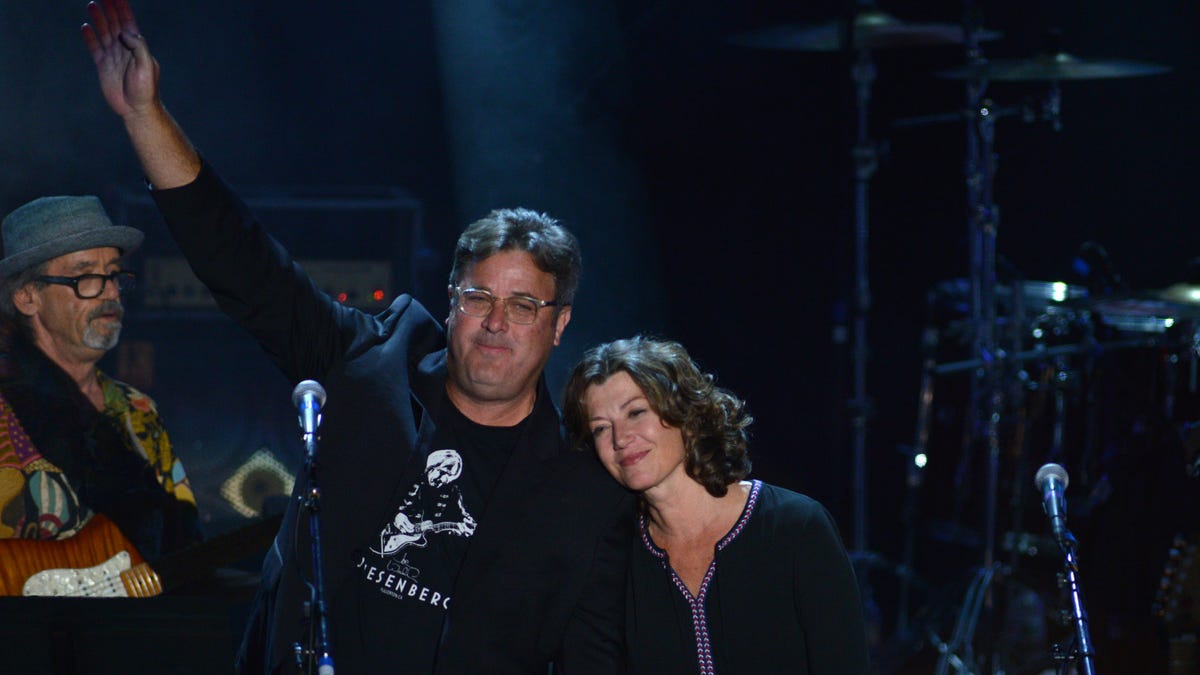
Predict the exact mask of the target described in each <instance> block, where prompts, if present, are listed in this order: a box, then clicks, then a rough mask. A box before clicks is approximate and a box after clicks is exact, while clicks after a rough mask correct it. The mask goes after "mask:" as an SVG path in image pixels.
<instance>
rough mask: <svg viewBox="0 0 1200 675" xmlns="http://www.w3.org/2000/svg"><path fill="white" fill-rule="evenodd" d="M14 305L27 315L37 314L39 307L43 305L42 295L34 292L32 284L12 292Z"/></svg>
mask: <svg viewBox="0 0 1200 675" xmlns="http://www.w3.org/2000/svg"><path fill="white" fill-rule="evenodd" d="M12 301H13V306H14V307H16V308H17V311H18V312H20V313H21V314H24V315H25V316H33V315H34V314H37V311H38V308H39V307H40V306H41V304H42V302H41V296H40V295H38V294H37V293H34V292H33V288H32V287H31V285H30V284H25V285H24V286H22V287H20V288H18V289H17V290H15V291H13V294H12Z"/></svg>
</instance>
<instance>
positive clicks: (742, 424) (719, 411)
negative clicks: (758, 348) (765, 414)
mask: <svg viewBox="0 0 1200 675" xmlns="http://www.w3.org/2000/svg"><path fill="white" fill-rule="evenodd" d="M619 372H625V373H628V374H629V376H630V377H631V378H632V379H633V381H634V382H635V383H637V385H638V387H639V388H641V390H642V393H643V394H644V395H645V396H646V400H648V401H649V402H650V407H651V408H653V409H654V412H655V413H656V414H658V416H659V417H660V418H661V419H662V421H663V422H665V423H666V424H668V425H670V426H672V427H676V428H678V429H680V430H681V431H682V432H683V443H684V448H685V451H686V460H685V464H684V466H685V468H686V470H687V473H688V475H689V476H691V477H692V479H694V480H695V481H696V482H698V483H700V484H701V485H703V486H704V488H705V489H706V490H708V492H709V494H711V495H713V496H714V497H723V496H725V493H726V492H727V491H728V488H729V486H730V485H732V484H733V483H736V482H738V481H740V480H742V479H743V478H745V477H746V476H748V475H750V458H749V457H748V456H747V452H746V446H747V445H748V443H749V432H748V431H747V429H748V427H749V426H750V424H751V423H752V422H753V421H754V418H753V417H751V416H750V414H749V412H748V410H747V409H746V403H745V401H743V400H741V399H740V398H738V397H737V396H735V395H734V394H733V393H732V392H730V391H728V390H726V389H724V388H722V387H718V386H717V385H716V384H715V383H714V378H713V376H712V375H710V374H708V373H705V372H703V371H701V370H700V368H699V366H697V365H696V362H695V361H693V360H692V358H691V357H690V356H688V353H687V350H685V349H684V348H683V345H681V344H679V343H678V342H672V341H670V340H658V339H653V338H649V337H645V336H640V335H639V336H637V337H633V338H629V339H625V340H615V341H613V342H608V343H605V344H601V345H598V346H596V347H593V348H591V349H589V350H587V352H585V353H584V355H583V358H582V359H581V360H580V361H579V363H578V364H576V366H575V368H574V370H573V371H572V372H571V377H570V379H569V380H568V381H567V385H566V387H565V389H564V394H563V401H564V403H563V422H564V423H565V425H566V428H567V437H568V439H569V442H570V443H571V446H572V447H573V448H575V449H576V450H587V451H594V450H595V448H594V446H593V443H592V434H591V430H590V428H589V425H588V412H587V410H586V407H585V405H584V395H585V394H586V393H587V389H588V387H591V386H592V385H599V384H603V383H604V382H605V381H607V380H608V378H609V377H611V376H613V375H615V374H617V373H619Z"/></svg>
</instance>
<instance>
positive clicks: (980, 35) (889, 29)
mask: <svg viewBox="0 0 1200 675" xmlns="http://www.w3.org/2000/svg"><path fill="white" fill-rule="evenodd" d="M965 35H966V32H965V31H964V30H963V28H962V26H958V25H955V24H948V23H908V22H904V21H901V20H899V19H897V18H896V17H894V16H892V15H891V14H888V13H886V12H881V11H879V10H875V9H872V10H867V11H864V12H860V13H859V14H858V15H857V16H855V18H854V37H853V45H851V46H852V47H853V48H855V49H890V48H903V47H924V46H936V45H956V44H962V43H963V42H964V41H965V39H966V37H965ZM999 37H1000V33H999V32H997V31H990V30H981V31H977V32H976V39H978V40H995V39H997V38H999ZM731 41H732V42H735V43H737V44H741V45H743V46H746V47H753V48H756V49H777V50H790V51H811V52H836V51H841V50H842V49H843V48H845V47H846V44H845V40H844V38H843V23H842V22H840V21H831V22H829V23H825V24H820V25H784V26H774V27H771V28H765V29H760V30H757V31H752V32H749V33H743V34H741V35H737V36H734V37H733V38H731Z"/></svg>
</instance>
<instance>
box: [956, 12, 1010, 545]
mask: <svg viewBox="0 0 1200 675" xmlns="http://www.w3.org/2000/svg"><path fill="white" fill-rule="evenodd" d="M968 5H970V3H969V2H968ZM973 13H974V12H973V11H972V10H971V9H970V8H968V11H967V24H968V25H967V30H966V32H965V42H966V45H967V61H968V64H969V65H971V66H977V65H982V64H983V63H984V58H983V56H982V52H981V50H980V48H979V42H978V40H977V39H976V38H975V32H976V31H975V30H973V29H972V28H973V27H972V26H971V25H970V24H971V23H972V21H973V17H972V16H971V15H972V14H973ZM979 72H983V70H982V68H980V69H979ZM987 84H988V83H987V80H986V79H985V78H983V77H982V76H980V77H979V78H975V79H969V80H967V86H966V89H967V110H968V112H969V113H970V114H971V115H972V119H971V120H970V123H969V124H968V125H967V156H966V183H967V208H968V242H969V254H970V261H969V264H970V269H969V271H970V275H969V276H970V283H971V290H970V293H971V295H970V297H971V303H970V304H971V324H972V329H973V332H972V350H973V352H974V354H975V355H976V356H977V358H979V359H980V361H981V363H982V364H983V366H982V367H981V368H979V369H977V370H976V371H975V376H974V378H973V379H972V382H971V385H972V386H971V390H972V395H971V417H970V419H969V420H968V422H969V424H970V428H971V430H972V434H973V437H974V438H975V439H979V438H982V439H983V440H984V441H985V443H986V447H987V459H988V465H987V469H988V471H987V495H986V498H987V503H986V526H985V532H984V536H985V540H984V559H983V565H984V567H990V566H991V565H992V564H993V563H994V562H995V539H996V525H995V521H996V501H997V498H998V495H997V491H998V477H999V473H998V470H999V460H1000V445H999V422H1000V415H1001V409H1002V404H1003V392H1002V388H1001V383H1000V375H1001V370H1002V368H1003V366H1004V365H1005V364H1004V361H1003V360H1004V352H1003V350H1002V349H1001V348H1000V345H999V344H998V342H997V339H996V330H995V329H996V232H997V227H998V224H999V214H998V210H997V208H996V205H995V203H994V202H993V201H992V184H993V179H994V176H995V156H994V153H993V147H994V141H995V119H994V118H993V117H992V116H991V112H992V111H991V108H990V105H991V104H990V102H988V101H986V100H985V99H984V98H983V96H984V92H985V91H986V90H987Z"/></svg>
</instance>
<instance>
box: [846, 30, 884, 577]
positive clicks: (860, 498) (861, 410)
mask: <svg viewBox="0 0 1200 675" xmlns="http://www.w3.org/2000/svg"><path fill="white" fill-rule="evenodd" d="M851 26H853V23H851ZM849 30H850V32H851V34H852V33H853V28H850V29H849ZM854 59H855V60H854V66H853V67H852V70H851V75H852V78H853V80H854V90H855V112H856V114H857V130H856V133H855V142H854V147H853V149H852V150H851V157H852V158H853V160H854V337H853V340H854V345H853V361H854V363H853V366H854V369H853V373H854V398H853V399H852V400H851V404H850V406H851V409H852V418H851V425H852V430H853V442H854V446H853V447H854V450H853V457H854V484H853V499H854V550H855V551H856V552H859V553H862V552H864V551H866V550H867V477H866V473H867V471H866V463H867V459H866V457H867V443H866V438H867V421H868V419H869V417H870V414H871V411H870V408H871V403H870V400H869V399H868V398H867V387H866V383H867V355H868V349H867V318H868V315H869V313H870V310H871V287H870V281H869V272H868V264H867V254H868V240H869V224H868V184H869V183H870V180H871V177H872V176H873V175H874V174H875V169H876V168H877V167H878V166H879V153H878V149H877V147H876V145H875V144H874V143H873V142H871V140H870V138H869V135H868V131H867V128H868V126H867V125H868V115H867V110H868V106H869V103H870V100H871V87H872V85H873V84H874V82H875V73H876V70H875V64H874V62H873V61H872V60H871V50H870V49H855V54H854Z"/></svg>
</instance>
